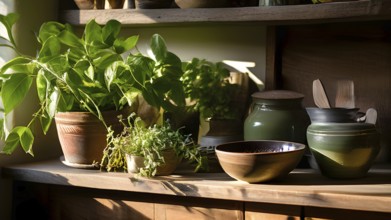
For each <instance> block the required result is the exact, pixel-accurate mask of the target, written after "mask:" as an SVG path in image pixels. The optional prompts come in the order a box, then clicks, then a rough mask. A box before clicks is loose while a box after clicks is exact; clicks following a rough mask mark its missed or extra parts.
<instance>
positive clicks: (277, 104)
mask: <svg viewBox="0 0 391 220" xmlns="http://www.w3.org/2000/svg"><path fill="white" fill-rule="evenodd" d="M303 97H304V96H303V95H301V94H299V93H295V92H291V91H284V90H274V91H267V92H257V93H254V94H253V95H252V98H253V108H252V111H251V113H250V114H249V116H248V117H247V118H246V120H245V122H244V140H284V141H293V142H298V143H304V144H305V143H306V129H307V127H308V125H309V124H310V119H309V117H308V114H307V112H306V111H305V109H304V108H303V106H302V103H301V102H302V99H303Z"/></svg>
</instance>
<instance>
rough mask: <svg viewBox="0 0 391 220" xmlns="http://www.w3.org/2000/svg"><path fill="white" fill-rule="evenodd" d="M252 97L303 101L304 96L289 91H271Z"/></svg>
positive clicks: (255, 94) (254, 94) (257, 93)
mask: <svg viewBox="0 0 391 220" xmlns="http://www.w3.org/2000/svg"><path fill="white" fill-rule="evenodd" d="M251 97H253V98H255V99H302V98H304V95H303V94H301V93H298V92H294V91H289V90H269V91H263V92H256V93H253V94H252V95H251Z"/></svg>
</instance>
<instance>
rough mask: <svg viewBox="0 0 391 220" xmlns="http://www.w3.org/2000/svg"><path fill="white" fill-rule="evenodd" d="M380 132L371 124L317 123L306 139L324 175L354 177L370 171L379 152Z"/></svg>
mask: <svg viewBox="0 0 391 220" xmlns="http://www.w3.org/2000/svg"><path fill="white" fill-rule="evenodd" d="M379 138H380V137H379V133H378V132H377V130H376V127H375V125H373V124H368V123H314V124H311V125H310V126H309V127H308V130H307V141H308V145H309V147H310V149H311V152H312V154H313V155H314V157H315V160H316V162H317V164H318V166H319V169H320V171H321V172H322V174H323V175H325V176H327V177H330V178H338V179H351V178H360V177H363V176H365V175H366V174H367V172H368V170H369V168H370V167H371V165H372V164H373V161H374V160H375V157H376V155H377V154H378V152H379V149H380V144H379Z"/></svg>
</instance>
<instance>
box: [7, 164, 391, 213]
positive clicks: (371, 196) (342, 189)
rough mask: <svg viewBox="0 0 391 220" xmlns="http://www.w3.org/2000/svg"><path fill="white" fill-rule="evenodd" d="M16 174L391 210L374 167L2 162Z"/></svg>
mask: <svg viewBox="0 0 391 220" xmlns="http://www.w3.org/2000/svg"><path fill="white" fill-rule="evenodd" d="M3 175H4V176H6V177H9V178H13V179H14V180H22V181H31V182H38V183H48V184H55V185H64V186H78V187H87V188H94V189H103V190H115V191H124V192H142V193H155V194H161V195H176V196H180V197H197V198H214V199H222V200H235V201H248V202H262V203H278V204H288V205H300V206H308V205H310V206H317V207H328V208H343V209H352V210H367V211H378V212H391V210H390V208H389V204H391V171H390V170H383V169H381V170H372V171H371V172H370V173H369V175H368V177H366V178H363V179H357V180H331V179H327V178H325V177H323V176H321V175H320V174H319V173H316V172H314V171H313V170H310V169H304V170H294V171H293V172H292V173H291V174H290V175H288V176H287V177H286V178H285V179H284V181H282V182H275V183H265V184H248V183H243V182H239V181H236V180H233V179H232V178H230V177H229V176H227V175H226V174H225V173H191V172H183V173H178V172H177V173H176V174H175V175H171V176H165V177H156V178H152V179H134V178H133V177H132V176H131V175H130V174H128V173H106V172H101V171H99V170H83V169H74V168H69V167H66V166H64V165H63V164H62V163H61V162H60V161H59V160H53V161H46V162H39V163H34V164H24V165H15V166H10V167H5V168H3Z"/></svg>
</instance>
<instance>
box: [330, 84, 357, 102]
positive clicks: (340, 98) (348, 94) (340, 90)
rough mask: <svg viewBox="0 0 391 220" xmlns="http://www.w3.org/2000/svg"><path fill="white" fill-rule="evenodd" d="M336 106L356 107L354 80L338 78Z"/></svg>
mask: <svg viewBox="0 0 391 220" xmlns="http://www.w3.org/2000/svg"><path fill="white" fill-rule="evenodd" d="M335 107H337V108H355V97H354V83H353V81H352V80H338V82H337V95H336V97H335Z"/></svg>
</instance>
